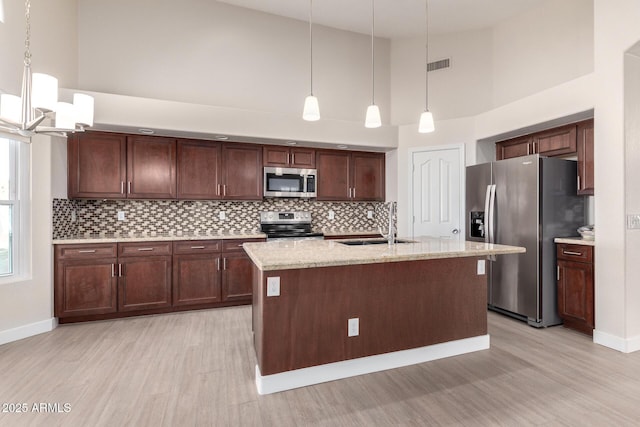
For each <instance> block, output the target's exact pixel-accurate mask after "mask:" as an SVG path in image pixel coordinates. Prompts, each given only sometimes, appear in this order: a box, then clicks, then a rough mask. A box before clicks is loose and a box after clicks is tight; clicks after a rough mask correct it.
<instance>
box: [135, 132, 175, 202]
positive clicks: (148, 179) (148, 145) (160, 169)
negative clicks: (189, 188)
mask: <svg viewBox="0 0 640 427" xmlns="http://www.w3.org/2000/svg"><path fill="white" fill-rule="evenodd" d="M127 180H128V183H127V187H128V196H127V197H130V198H138V199H174V198H175V197H176V141H175V139H171V138H161V137H155V136H154V137H149V136H129V137H128V138H127Z"/></svg>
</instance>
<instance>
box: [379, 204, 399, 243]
mask: <svg viewBox="0 0 640 427" xmlns="http://www.w3.org/2000/svg"><path fill="white" fill-rule="evenodd" d="M395 212H396V204H395V203H394V202H389V226H388V228H387V233H386V234H385V233H383V232H382V227H380V226H378V230H379V231H380V235H381V236H382V237H383V238H385V239H387V242H389V246H391V245H393V244H395V243H396V239H395V237H396V227H395V225H394V222H393V216H394V215H395Z"/></svg>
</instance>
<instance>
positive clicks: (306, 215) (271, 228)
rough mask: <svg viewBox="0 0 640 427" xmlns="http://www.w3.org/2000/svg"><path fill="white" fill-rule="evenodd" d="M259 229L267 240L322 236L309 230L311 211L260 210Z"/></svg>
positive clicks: (304, 238) (321, 237)
mask: <svg viewBox="0 0 640 427" xmlns="http://www.w3.org/2000/svg"><path fill="white" fill-rule="evenodd" d="M260 229H261V230H262V232H263V233H265V234H266V235H267V241H273V240H285V239H286V240H292V239H295V240H307V239H323V238H324V234H322V233H316V232H313V231H312V230H311V212H261V213H260Z"/></svg>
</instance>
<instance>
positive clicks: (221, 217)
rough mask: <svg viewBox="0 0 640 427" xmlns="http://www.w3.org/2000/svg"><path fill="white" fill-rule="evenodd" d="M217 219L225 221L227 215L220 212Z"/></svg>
mask: <svg viewBox="0 0 640 427" xmlns="http://www.w3.org/2000/svg"><path fill="white" fill-rule="evenodd" d="M218 218H220V221H222V220H225V219H227V213H226V212H225V211H220V213H219V214H218Z"/></svg>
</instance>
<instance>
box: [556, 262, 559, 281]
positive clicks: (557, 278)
mask: <svg viewBox="0 0 640 427" xmlns="http://www.w3.org/2000/svg"><path fill="white" fill-rule="evenodd" d="M556 280H557V281H558V282H559V281H560V266H559V265H556Z"/></svg>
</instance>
